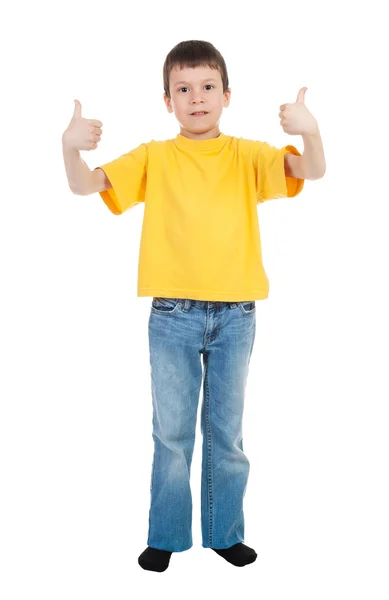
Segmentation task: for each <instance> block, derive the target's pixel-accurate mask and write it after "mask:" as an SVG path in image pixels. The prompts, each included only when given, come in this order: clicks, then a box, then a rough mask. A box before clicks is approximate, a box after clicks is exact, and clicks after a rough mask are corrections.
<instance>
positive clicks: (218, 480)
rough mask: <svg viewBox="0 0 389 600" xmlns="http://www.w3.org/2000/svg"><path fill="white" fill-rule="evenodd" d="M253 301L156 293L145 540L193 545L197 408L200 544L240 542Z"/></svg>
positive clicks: (174, 546)
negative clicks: (159, 295) (151, 447)
mask: <svg viewBox="0 0 389 600" xmlns="http://www.w3.org/2000/svg"><path fill="white" fill-rule="evenodd" d="M255 312H256V306H255V301H243V302H216V301H215V302H212V301H205V300H190V299H185V298H184V299H180V298H156V297H153V299H152V304H151V310H150V317H149V346H150V366H151V389H152V402H153V434H152V436H153V440H154V456H153V464H152V469H151V471H152V472H151V485H150V495H151V505H150V513H149V532H148V540H147V544H148V546H151V547H153V548H158V549H160V550H169V551H171V552H182V551H184V550H188V549H189V548H191V547H192V545H193V541H192V495H191V488H190V470H191V462H192V455H193V449H194V442H195V429H196V418H197V409H198V401H199V392H200V387H201V383H202V377H203V370H202V365H201V355H202V358H203V364H204V379H203V403H202V411H201V433H202V442H203V444H202V473H201V532H202V545H203V547H204V548H218V549H221V548H229V547H230V546H233V545H234V544H237V543H239V542H243V541H244V517H243V497H244V495H245V492H246V485H247V479H248V474H249V469H250V463H249V461H248V459H247V457H246V455H245V454H244V452H243V444H242V440H243V437H242V416H243V405H244V396H245V387H246V378H247V375H248V368H249V362H250V357H251V352H252V349H253V345H254V338H255V323H256V318H255Z"/></svg>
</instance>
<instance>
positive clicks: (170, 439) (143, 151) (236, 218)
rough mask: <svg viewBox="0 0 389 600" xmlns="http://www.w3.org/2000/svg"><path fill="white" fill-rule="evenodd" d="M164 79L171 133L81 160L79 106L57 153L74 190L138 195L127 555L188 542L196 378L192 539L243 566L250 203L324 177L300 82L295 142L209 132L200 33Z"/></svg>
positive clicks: (260, 279) (212, 79)
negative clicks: (140, 315)
mask: <svg viewBox="0 0 389 600" xmlns="http://www.w3.org/2000/svg"><path fill="white" fill-rule="evenodd" d="M163 80H164V91H165V93H164V101H165V103H166V107H167V110H168V112H169V113H174V114H175V116H176V118H177V120H178V122H179V125H180V133H179V134H177V136H176V137H175V138H173V139H169V140H165V141H155V140H151V141H150V142H148V143H143V144H141V145H139V146H138V147H137V148H135V149H133V150H131V151H130V152H128V153H127V154H124V155H122V156H120V157H119V158H116V159H115V160H113V161H111V162H109V163H107V164H104V165H101V166H100V167H97V168H96V169H95V170H94V171H93V172H92V171H90V170H89V168H88V167H87V166H86V165H85V163H83V161H81V159H80V158H79V155H76V154H75V150H77V152H78V151H79V150H80V149H85V150H86V149H92V148H95V147H97V142H98V141H99V140H100V135H101V126H102V123H101V122H100V121H92V120H86V119H82V117H81V112H80V107H79V106H77V107H76V110H75V114H74V115H73V119H72V121H71V123H70V125H69V128H68V130H67V131H65V133H64V136H63V146H64V158H65V166H66V170H67V174H68V178H69V184H70V187H71V189H72V190H73V191H74V192H75V193H79V194H82V195H86V194H90V193H94V192H99V193H100V195H101V197H102V199H103V201H104V202H105V203H106V205H107V207H108V208H109V209H110V211H111V212H113V213H114V214H117V215H118V214H122V213H123V212H124V211H126V210H128V209H129V208H131V207H133V206H135V205H136V204H139V203H140V202H144V209H145V210H144V219H143V227H142V237H141V244H140V254H139V266H138V296H151V297H152V302H151V307H150V317H149V324H148V332H149V344H150V366H151V384H152V402H153V434H152V435H153V440H154V457H153V464H152V473H151V486H150V493H151V505H150V512H149V532H148V540H147V543H148V547H147V548H146V550H144V552H142V554H141V555H140V556H139V558H138V562H139V564H140V566H141V567H142V568H144V569H147V570H151V571H158V572H162V571H165V570H166V569H167V567H168V565H169V561H170V557H171V554H172V553H173V552H182V551H184V550H188V549H189V548H191V547H192V496H191V489H190V470H191V462H192V455H193V449H194V442H195V428H196V415H197V408H198V399H199V392H200V389H201V385H202V383H203V402H202V411H201V432H202V436H203V437H202V440H203V445H202V475H201V530H202V546H203V547H204V548H211V549H212V550H214V551H215V552H216V553H217V554H218V555H220V556H222V557H223V558H225V559H226V560H227V561H228V562H229V563H231V564H233V565H235V566H240V567H241V566H244V565H247V564H250V563H252V562H254V561H255V559H256V557H257V554H256V552H255V551H254V550H253V549H252V548H250V547H248V546H246V545H245V544H244V543H243V540H244V516H243V497H244V495H245V491H246V485H247V480H248V474H249V461H248V459H247V457H246V455H245V454H244V452H243V436H242V416H243V405H244V395H245V386H246V379H247V375H248V367H249V361H250V357H251V352H252V349H253V344H254V338H255V327H256V303H255V301H256V300H263V299H265V298H267V297H268V293H269V282H268V279H267V276H266V273H265V270H264V267H263V265H262V256H261V241H260V232H259V224H258V217H257V203H258V202H264V201H266V200H270V199H272V198H282V197H293V196H296V195H297V194H299V193H300V192H301V190H302V189H303V185H304V179H318V178H319V177H322V176H323V174H324V172H325V162H324V154H323V149H322V145H321V139H320V134H319V130H318V126H317V122H316V120H315V119H314V117H313V116H312V115H311V114H310V113H309V111H308V110H307V108H306V107H305V104H304V102H303V95H302V94H303V90H301V91H300V93H299V96H298V99H297V102H296V104H287V105H283V106H281V112H280V113H279V116H280V117H281V124H282V126H283V128H284V131H286V132H287V133H291V134H298V133H300V134H302V135H303V139H304V146H305V148H304V154H303V155H301V154H300V152H299V151H298V150H297V149H296V148H295V147H294V146H284V147H283V148H281V149H278V148H275V147H273V146H270V145H269V144H267V143H266V142H259V141H253V140H249V139H242V138H236V137H233V136H230V135H226V134H223V133H221V132H220V129H219V121H220V117H221V114H222V112H223V108H226V107H228V105H229V102H230V95H231V90H230V89H229V87H228V75H227V69H226V65H225V62H224V59H223V57H222V56H221V54H220V53H219V52H218V50H216V48H215V47H214V46H213V45H212V44H210V43H208V42H204V41H197V40H192V41H186V42H181V43H179V44H178V45H177V46H175V47H174V48H173V49H172V50H171V51H170V52H169V54H168V55H167V57H166V60H165V64H164V67H163ZM72 153H73V154H72ZM201 357H202V360H203V365H204V372H203V370H202V365H201Z"/></svg>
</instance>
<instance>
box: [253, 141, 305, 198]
mask: <svg viewBox="0 0 389 600" xmlns="http://www.w3.org/2000/svg"><path fill="white" fill-rule="evenodd" d="M288 152H291V153H292V154H296V155H297V156H301V154H300V152H299V151H298V150H297V148H295V147H294V146H283V147H282V148H276V147H274V146H270V145H269V144H268V143H267V142H255V145H254V152H253V159H254V169H255V183H256V195H257V202H265V201H266V200H272V199H275V198H286V197H288V198H291V197H293V196H297V194H299V193H300V192H301V190H302V189H303V187H304V181H305V180H304V179H298V178H297V177H287V176H286V175H285V167H284V156H285V154H287V153H288Z"/></svg>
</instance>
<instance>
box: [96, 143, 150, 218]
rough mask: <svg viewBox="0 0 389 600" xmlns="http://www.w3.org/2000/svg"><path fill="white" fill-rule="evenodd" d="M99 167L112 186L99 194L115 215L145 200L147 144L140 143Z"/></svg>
mask: <svg viewBox="0 0 389 600" xmlns="http://www.w3.org/2000/svg"><path fill="white" fill-rule="evenodd" d="M97 168H99V169H102V170H103V171H104V173H105V174H106V176H107V177H108V179H109V181H110V182H111V185H112V188H110V189H108V190H104V191H103V192H99V194H100V196H101V198H102V199H103V200H104V202H105V204H106V205H107V206H108V208H109V210H110V211H111V212H113V213H114V214H115V215H120V214H122V213H124V211H126V210H128V209H129V208H132V207H133V206H136V205H137V204H139V203H140V202H144V201H145V192H146V179H147V144H140V146H138V147H137V148H134V149H133V150H131V151H130V152H127V153H126V154H122V155H121V156H119V157H118V158H115V160H112V161H111V162H108V163H105V164H104V165H101V166H99V167H96V169H97Z"/></svg>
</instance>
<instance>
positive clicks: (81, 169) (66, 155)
mask: <svg viewBox="0 0 389 600" xmlns="http://www.w3.org/2000/svg"><path fill="white" fill-rule="evenodd" d="M62 151H63V159H64V163H65V170H66V175H67V178H68V182H69V187H70V189H71V191H72V192H73V193H74V194H78V195H80V196H85V195H87V193H88V188H89V185H90V180H91V172H92V171H91V170H90V168H89V167H88V165H87V164H86V163H85V162H84V161H83V160H82V158H81V156H80V151H79V150H77V149H75V148H71V147H69V146H68V145H67V144H66V140H64V138H63V137H62Z"/></svg>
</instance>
